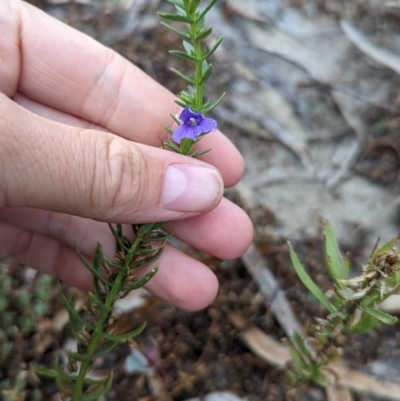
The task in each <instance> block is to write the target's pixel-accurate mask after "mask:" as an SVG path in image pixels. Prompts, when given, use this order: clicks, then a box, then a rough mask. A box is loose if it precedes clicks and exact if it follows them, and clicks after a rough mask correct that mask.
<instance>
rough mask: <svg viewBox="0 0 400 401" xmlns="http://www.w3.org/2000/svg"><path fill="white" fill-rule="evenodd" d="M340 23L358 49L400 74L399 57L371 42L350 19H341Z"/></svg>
mask: <svg viewBox="0 0 400 401" xmlns="http://www.w3.org/2000/svg"><path fill="white" fill-rule="evenodd" d="M340 25H341V27H342V29H343V32H344V33H345V35H346V36H347V38H348V39H349V40H350V41H351V42H352V43H353V44H354V46H356V47H357V48H358V49H359V50H360V51H362V52H363V53H364V54H366V55H367V56H368V57H370V58H372V59H373V60H374V61H376V62H377V63H379V64H382V65H384V66H385V67H387V68H389V69H391V70H393V71H395V72H396V73H397V74H400V57H399V56H396V55H395V54H393V53H391V52H389V51H388V50H386V49H382V48H380V47H378V46H377V45H375V44H374V43H372V42H371V41H370V40H369V39H368V38H367V37H366V36H364V34H363V33H362V32H361V31H359V30H358V29H357V28H356V27H355V26H354V25H353V24H352V23H351V22H350V21H346V20H342V21H341V22H340Z"/></svg>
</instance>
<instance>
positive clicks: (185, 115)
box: [172, 107, 217, 144]
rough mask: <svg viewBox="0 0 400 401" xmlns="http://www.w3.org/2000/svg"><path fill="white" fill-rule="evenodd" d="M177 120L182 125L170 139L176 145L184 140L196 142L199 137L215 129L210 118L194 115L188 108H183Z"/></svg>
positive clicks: (214, 122)
mask: <svg viewBox="0 0 400 401" xmlns="http://www.w3.org/2000/svg"><path fill="white" fill-rule="evenodd" d="M179 119H180V120H181V121H182V124H181V125H179V126H178V127H177V128H176V130H175V131H174V132H173V134H172V139H173V140H174V141H175V142H176V143H178V144H179V143H181V140H182V139H184V138H188V139H192V140H193V141H196V140H197V138H198V137H199V136H200V135H203V134H208V133H209V132H211V131H215V130H216V129H217V122H216V121H215V120H213V119H212V118H205V117H204V116H203V114H201V113H194V112H193V111H192V110H190V109H189V107H185V108H184V109H183V110H182V112H181V114H180V115H179Z"/></svg>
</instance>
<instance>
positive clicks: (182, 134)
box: [172, 124, 204, 144]
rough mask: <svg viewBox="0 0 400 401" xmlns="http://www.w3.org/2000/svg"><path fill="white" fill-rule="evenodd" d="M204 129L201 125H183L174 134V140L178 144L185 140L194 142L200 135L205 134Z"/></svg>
mask: <svg viewBox="0 0 400 401" xmlns="http://www.w3.org/2000/svg"><path fill="white" fill-rule="evenodd" d="M203 133H204V132H203V129H202V128H201V126H199V125H195V126H191V125H187V124H181V125H180V126H179V127H177V128H176V130H175V131H174V132H173V134H172V139H173V140H174V142H176V143H178V144H179V143H181V140H182V139H184V138H188V139H193V140H194V141H195V140H196V139H197V138H198V136H199V135H201V134H203Z"/></svg>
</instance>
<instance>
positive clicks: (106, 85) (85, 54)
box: [0, 0, 243, 185]
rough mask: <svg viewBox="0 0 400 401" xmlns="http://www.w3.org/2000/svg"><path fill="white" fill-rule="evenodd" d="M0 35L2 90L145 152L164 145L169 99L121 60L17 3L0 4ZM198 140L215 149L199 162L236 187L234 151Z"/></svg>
mask: <svg viewBox="0 0 400 401" xmlns="http://www.w3.org/2000/svg"><path fill="white" fill-rule="evenodd" d="M0 28H1V29H0V56H1V57H0V91H3V92H4V93H6V94H7V95H8V96H9V97H13V96H14V95H15V94H16V93H17V92H20V93H22V94H23V95H25V96H27V97H29V98H30V99H32V100H34V101H36V102H39V103H41V104H43V105H45V106H48V107H52V108H54V109H57V110H59V111H62V112H64V113H67V114H70V115H73V116H76V117H78V118H80V119H83V120H86V121H89V122H91V123H93V124H98V125H101V126H103V127H105V128H106V129H107V130H110V131H111V132H113V133H115V134H118V135H120V136H123V137H125V138H127V139H131V140H134V141H137V142H141V143H144V144H147V145H153V146H159V145H160V143H161V142H162V141H164V140H165V138H166V136H167V133H166V131H165V129H164V127H165V126H171V123H172V119H171V117H170V114H171V113H172V114H176V113H178V111H179V107H178V106H177V105H176V104H175V103H174V99H175V96H174V95H173V94H172V93H170V92H169V91H168V90H166V89H165V88H163V87H162V86H161V85H159V84H158V83H157V82H155V81H154V80H153V79H151V78H150V77H149V76H147V75H146V74H145V73H144V72H143V71H141V70H140V69H139V68H137V67H136V66H134V65H133V64H131V63H130V62H129V61H127V60H126V59H124V58H123V57H122V56H120V55H118V54H117V53H115V52H114V51H113V50H111V49H109V48H106V47H105V46H103V45H101V44H100V43H98V42H96V41H95V40H93V39H91V38H90V37H88V36H86V35H84V34H83V33H81V32H78V31H76V30H74V29H72V28H70V27H68V26H67V25H64V24H63V23H61V22H59V21H57V20H55V19H53V18H52V17H49V16H48V15H46V14H45V13H43V12H42V11H40V10H38V9H36V8H34V7H32V6H30V5H28V4H25V3H22V2H21V1H19V0H3V1H2V2H1V4H0ZM166 51H167V49H166ZM203 141H204V142H203ZM203 141H202V145H200V146H202V147H211V148H212V149H213V152H211V153H210V154H208V155H205V156H204V160H206V161H207V162H209V163H211V164H214V165H215V166H216V167H217V168H218V169H219V170H220V171H221V173H222V175H223V176H224V180H225V181H226V184H227V185H232V184H233V183H235V182H236V181H237V180H238V179H239V178H240V176H241V174H242V172H243V160H242V157H241V156H240V154H239V153H238V151H237V150H236V148H235V147H234V146H233V145H232V143H231V142H230V141H229V140H228V139H227V138H226V137H225V136H224V135H222V134H221V133H218V132H217V133H211V134H209V135H208V137H207V139H204V140H203ZM227 160H229V163H226V161H227Z"/></svg>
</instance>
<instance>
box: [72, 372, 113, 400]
mask: <svg viewBox="0 0 400 401" xmlns="http://www.w3.org/2000/svg"><path fill="white" fill-rule="evenodd" d="M112 381H113V374H112V372H111V373H110V375H109V376H108V378H107V379H106V380H105V381H104V383H101V384H99V386H100V387H99V388H98V389H97V390H95V391H92V392H90V393H86V394H83V395H81V396H80V398H79V399H80V401H91V400H97V399H98V398H100V397H101V396H103V395H105V394H106V393H107V392H108V390H110V388H111V386H112Z"/></svg>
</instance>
